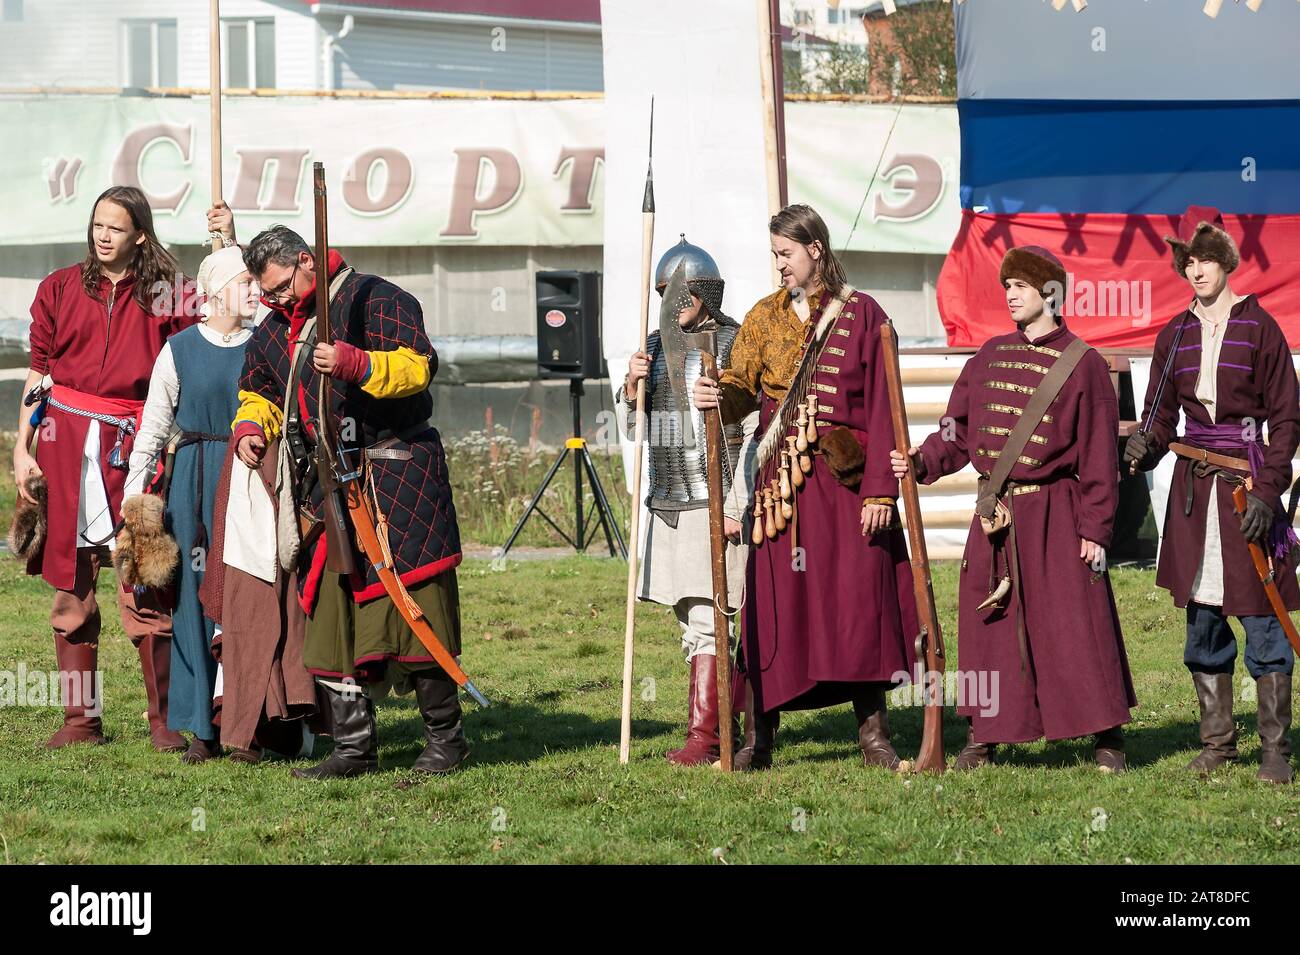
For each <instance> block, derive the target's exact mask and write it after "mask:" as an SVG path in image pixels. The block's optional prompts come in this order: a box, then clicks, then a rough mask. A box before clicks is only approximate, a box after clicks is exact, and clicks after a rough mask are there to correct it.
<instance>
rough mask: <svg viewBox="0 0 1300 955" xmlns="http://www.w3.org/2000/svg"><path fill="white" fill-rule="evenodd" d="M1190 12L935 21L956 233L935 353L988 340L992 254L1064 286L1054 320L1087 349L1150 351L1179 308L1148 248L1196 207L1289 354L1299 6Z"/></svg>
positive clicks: (1299, 169)
mask: <svg viewBox="0 0 1300 955" xmlns="http://www.w3.org/2000/svg"><path fill="white" fill-rule="evenodd" d="M1200 6H1201V4H1200V3H1199V2H1192V0H1145V2H1144V0H1091V2H1090V3H1089V4H1088V6H1087V7H1086V8H1085V9H1084V10H1083V11H1082V12H1080V13H1074V12H1073V11H1072V10H1071V9H1070V8H1068V7H1067V8H1066V9H1065V10H1063V11H1060V12H1057V11H1054V10H1053V9H1052V7H1051V6H1050V5H1049V4H1046V3H1044V2H1043V0H996V2H994V0H968V2H966V3H963V4H961V5H958V4H954V5H953V7H954V10H955V24H956V35H957V74H958V81H957V87H958V113H959V118H960V124H961V202H962V220H961V227H960V229H959V231H958V234H957V237H956V239H955V240H954V242H953V246H952V250H951V251H950V253H949V255H948V258H947V261H946V262H945V264H944V267H943V271H942V273H941V275H940V278H939V283H938V298H939V310H940V314H941V316H942V318H943V322H944V325H945V327H946V328H947V332H948V341H949V344H950V345H953V346H964V347H971V346H978V345H981V344H982V343H983V342H984V341H986V340H987V339H988V338H989V337H990V336H992V335H994V334H1000V333H1003V332H1005V331H1006V329H1007V322H1008V319H1007V310H1006V305H1005V302H1004V301H1003V297H1002V291H1001V289H1000V288H999V286H998V283H997V274H998V266H999V263H1000V262H1001V259H1002V255H1003V253H1004V252H1005V251H1006V249H1007V248H1009V247H1011V246H1020V245H1040V246H1044V247H1046V248H1048V249H1050V250H1052V251H1053V252H1055V253H1056V254H1057V255H1058V256H1059V257H1060V258H1061V260H1062V262H1064V263H1065V266H1066V269H1067V271H1068V272H1069V273H1070V275H1071V288H1070V290H1069V292H1068V294H1067V296H1066V301H1065V303H1064V307H1065V316H1066V321H1067V322H1068V323H1069V324H1070V326H1071V328H1072V329H1073V330H1074V331H1075V332H1076V333H1078V334H1079V335H1081V336H1082V337H1084V338H1085V339H1087V340H1088V342H1089V343H1091V344H1093V345H1094V346H1099V347H1102V348H1123V347H1139V348H1141V347H1150V346H1151V344H1152V343H1153V342H1154V340H1155V336H1156V333H1157V332H1158V331H1159V329H1160V328H1161V327H1162V326H1163V325H1164V324H1165V323H1166V322H1167V321H1168V319H1169V318H1171V317H1172V316H1173V315H1175V314H1177V313H1178V312H1180V311H1181V310H1182V309H1184V308H1186V307H1187V305H1188V304H1189V302H1190V301H1191V297H1192V296H1191V291H1190V289H1189V287H1188V285H1187V283H1186V282H1185V281H1184V280H1183V279H1182V278H1181V277H1180V276H1178V275H1176V274H1175V273H1174V271H1173V268H1172V266H1171V259H1170V254H1169V249H1168V246H1166V244H1165V243H1164V241H1163V239H1164V237H1165V236H1166V235H1173V234H1175V233H1176V230H1177V225H1178V220H1179V218H1180V217H1181V216H1182V214H1183V212H1184V210H1185V209H1186V208H1187V207H1188V206H1189V205H1199V206H1214V207H1217V208H1218V209H1219V210H1220V211H1221V212H1222V213H1223V217H1224V220H1225V226H1226V228H1227V231H1228V232H1229V233H1230V234H1231V235H1232V236H1233V238H1234V239H1236V241H1237V244H1238V246H1239V247H1240V250H1241V265H1240V267H1239V268H1238V269H1237V271H1236V272H1235V273H1234V274H1233V276H1232V280H1231V281H1232V285H1233V288H1234V289H1235V290H1236V291H1237V292H1238V293H1250V292H1253V293H1255V294H1256V295H1258V296H1259V299H1260V302H1261V304H1262V305H1263V306H1264V308H1265V309H1267V310H1268V311H1269V312H1270V313H1271V314H1272V315H1273V316H1274V317H1275V318H1277V319H1278V321H1279V322H1280V323H1281V325H1282V327H1283V329H1284V330H1285V331H1286V334H1287V339H1288V341H1289V342H1290V343H1291V346H1292V348H1300V47H1298V46H1297V39H1296V38H1297V37H1300V4H1297V3H1294V2H1284V3H1277V2H1273V3H1265V4H1264V5H1263V7H1262V8H1261V9H1260V10H1259V12H1256V13H1252V12H1250V11H1248V9H1247V8H1246V7H1245V5H1244V4H1225V5H1224V8H1223V10H1222V12H1221V13H1220V14H1219V16H1218V17H1217V18H1216V19H1211V18H1209V17H1207V16H1204V15H1203V14H1202V13H1201V10H1200Z"/></svg>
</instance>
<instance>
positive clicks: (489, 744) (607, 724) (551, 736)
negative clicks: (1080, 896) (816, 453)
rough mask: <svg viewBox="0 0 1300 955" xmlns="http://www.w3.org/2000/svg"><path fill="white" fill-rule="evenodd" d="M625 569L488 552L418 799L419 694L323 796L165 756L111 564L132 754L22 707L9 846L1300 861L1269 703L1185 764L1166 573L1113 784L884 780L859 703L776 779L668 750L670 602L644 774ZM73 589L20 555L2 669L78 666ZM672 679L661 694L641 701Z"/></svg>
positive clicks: (107, 629)
mask: <svg viewBox="0 0 1300 955" xmlns="http://www.w3.org/2000/svg"><path fill="white" fill-rule="evenodd" d="M625 567H626V565H625V564H623V563H622V562H621V561H612V560H607V559H596V558H585V557H571V558H567V559H562V560H544V561H532V562H527V563H511V564H510V565H509V566H508V568H507V569H505V570H500V571H497V570H493V569H492V567H491V565H490V564H489V563H488V562H486V561H467V562H466V564H465V565H464V567H463V568H462V571H461V575H462V576H461V589H462V599H463V608H464V634H465V652H464V656H463V662H464V663H465V665H466V667H467V668H468V670H469V671H470V673H471V674H472V675H473V677H474V679H475V681H476V683H477V684H478V685H479V686H480V687H481V688H482V689H483V690H484V691H485V692H486V693H487V695H488V696H489V698H490V699H491V700H492V701H493V703H494V705H493V707H492V708H491V709H489V710H479V709H478V708H477V707H475V706H474V705H473V704H472V703H467V705H466V719H465V722H466V729H467V732H468V735H469V740H470V745H471V748H472V750H473V755H472V757H471V762H470V763H469V764H467V767H466V768H465V770H464V771H462V772H460V773H459V774H457V775H455V776H453V777H451V778H446V779H435V780H431V781H427V782H419V783H417V784H415V785H410V783H411V782H412V779H411V776H410V774H409V773H407V772H406V767H409V766H410V764H411V763H412V762H413V761H414V759H415V757H416V755H417V754H418V753H419V751H420V749H421V745H422V742H421V735H420V726H419V718H418V714H417V713H416V710H415V707H414V703H413V700H412V699H411V698H410V697H405V698H394V697H389V698H388V699H386V700H385V701H383V702H382V703H381V704H380V706H379V711H378V712H379V732H380V742H381V750H380V760H381V765H382V766H383V767H384V768H385V769H386V770H388V771H386V772H383V773H380V774H376V775H373V776H369V777H365V778H362V779H356V780H350V781H337V782H328V783H324V784H311V783H307V782H300V781H297V780H294V779H291V778H290V777H289V773H288V766H289V765H290V764H287V763H285V762H280V761H268V762H263V763H262V764H261V765H260V766H255V767H248V766H240V765H235V764H231V763H229V762H226V761H224V760H223V761H219V762H214V763H210V764H207V765H204V766H199V767H187V766H183V765H182V764H181V763H180V762H179V760H178V758H177V757H176V756H175V755H171V756H164V755H159V754H156V753H154V752H153V751H152V750H151V749H150V748H149V744H148V732H147V725H146V723H145V721H144V720H143V718H142V713H143V711H144V708H145V698H144V690H143V688H142V685H141V682H140V677H139V675H138V663H137V659H136V656H135V653H134V652H133V651H132V649H131V647H130V644H129V643H128V641H127V640H126V638H125V636H124V635H123V633H122V630H121V627H120V625H119V622H118V620H117V614H116V608H115V606H113V601H112V598H111V593H112V591H111V589H110V588H111V587H112V586H113V583H114V582H113V580H112V575H111V573H108V574H106V575H105V577H104V579H103V580H102V581H101V584H100V590H101V595H103V596H102V605H103V607H104V636H103V643H102V644H101V646H102V648H103V652H102V655H101V665H102V668H103V670H104V674H105V675H104V679H105V695H106V704H105V709H106V714H105V725H106V730H107V733H108V735H109V736H110V738H111V741H112V742H111V745H109V746H104V747H71V748H67V749H64V750H61V751H59V752H48V751H46V750H45V749H44V748H43V746H42V744H43V743H44V741H45V739H46V738H47V737H48V736H49V735H50V734H51V733H52V732H53V731H54V730H55V728H56V727H57V726H58V723H59V714H58V711H56V710H54V709H51V708H49V707H44V708H42V707H5V708H3V709H0V835H2V836H3V848H2V850H0V851H3V852H4V853H5V858H6V860H7V861H13V862H27V863H32V862H50V863H106V862H128V863H131V862H195V863H197V862H551V861H559V862H710V861H712V860H713V859H714V858H715V855H716V851H717V850H721V854H722V858H723V859H724V860H725V861H728V862H732V863H742V862H1004V863H1005V862H1017V863H1054V862H1103V863H1123V862H1129V861H1132V862H1135V863H1149V862H1291V861H1294V860H1295V859H1296V857H1297V850H1300V791H1297V790H1296V789H1293V788H1285V789H1283V788H1270V787H1265V786H1264V785H1262V784H1258V783H1256V781H1255V779H1254V773H1255V769H1256V768H1257V756H1258V744H1257V740H1256V739H1255V737H1254V736H1253V731H1254V723H1255V717H1254V713H1255V705H1254V702H1253V701H1252V700H1249V699H1248V700H1247V701H1245V702H1243V703H1240V704H1239V708H1240V710H1241V713H1240V715H1239V718H1238V722H1239V724H1240V725H1241V727H1242V730H1243V740H1242V743H1243V746H1242V764H1241V765H1238V766H1235V767H1231V768H1229V769H1227V770H1226V771H1223V772H1221V773H1220V774H1219V775H1217V776H1216V777H1214V778H1213V779H1211V780H1210V781H1208V782H1203V781H1200V780H1198V779H1195V778H1192V777H1190V776H1188V775H1187V774H1185V773H1184V771H1183V770H1182V765H1183V763H1184V762H1186V760H1187V759H1189V758H1190V757H1191V756H1192V755H1193V752H1194V750H1193V745H1194V741H1195V728H1194V719H1195V714H1194V707H1195V704H1194V700H1193V695H1192V689H1191V685H1190V681H1189V679H1188V677H1187V675H1186V673H1185V671H1184V670H1183V667H1182V664H1181V643H1182V637H1181V629H1182V619H1181V614H1180V613H1179V612H1178V611H1177V610H1175V609H1174V608H1173V607H1172V605H1171V603H1170V601H1169V598H1168V596H1167V595H1166V594H1164V593H1163V592H1160V591H1156V590H1155V588H1154V586H1153V583H1152V579H1153V573H1152V572H1151V571H1147V570H1134V569H1119V570H1116V571H1114V579H1115V584H1116V587H1117V589H1118V592H1119V602H1120V606H1121V608H1122V612H1123V614H1124V618H1125V622H1126V625H1127V633H1126V636H1127V639H1128V646H1129V654H1130V659H1131V661H1132V665H1133V670H1134V676H1135V679H1136V681H1137V690H1138V696H1139V698H1140V699H1141V701H1142V706H1141V708H1140V709H1139V710H1138V711H1137V714H1136V720H1135V722H1134V724H1133V725H1132V727H1131V728H1130V735H1129V758H1130V761H1131V764H1132V765H1133V769H1132V771H1131V772H1130V773H1129V774H1127V775H1125V776H1122V777H1107V776H1104V775H1101V774H1100V773H1099V772H1097V770H1095V769H1094V768H1093V767H1092V766H1091V764H1090V763H1089V762H1088V757H1089V756H1090V749H1088V748H1087V747H1085V746H1084V745H1083V744H1068V743H1067V744H1052V745H1032V746H1020V747H1015V748H1014V749H1012V750H1011V751H1010V752H1009V753H1005V755H1004V760H1003V762H1002V763H1001V764H1000V765H997V766H994V767H989V768H986V769H983V770H980V771H978V772H976V773H973V774H968V775H962V776H959V775H956V774H951V773H950V774H947V775H945V776H943V777H941V778H932V777H910V778H903V777H896V776H893V775H891V774H889V773H887V772H885V771H883V770H866V769H864V768H863V767H862V765H861V762H860V759H859V755H858V753H857V750H856V747H855V745H854V724H853V718H852V715H851V712H850V710H849V708H848V707H847V706H841V707H837V708H834V709H830V710H823V711H813V712H807V713H797V714H791V715H789V716H788V717H787V719H786V720H785V721H784V722H783V724H782V729H781V738H780V745H779V748H778V752H777V764H776V767H775V768H774V769H773V770H772V771H771V772H768V773H763V774H756V775H735V776H730V777H724V776H722V775H721V774H720V773H718V772H716V771H714V770H711V769H709V768H699V769H691V770H680V769H675V768H673V767H671V766H669V765H668V764H667V763H666V762H665V761H664V758H663V754H664V752H665V750H667V749H669V748H670V747H671V746H675V745H680V740H681V737H682V734H683V722H682V721H683V715H684V707H685V695H686V668H685V666H684V664H683V663H682V661H681V658H680V655H679V650H678V647H677V638H676V634H675V624H674V622H673V620H672V618H671V617H670V616H669V614H668V611H666V610H665V609H663V608H659V607H650V606H645V605H643V606H642V607H641V608H640V610H639V616H638V639H639V643H638V646H639V652H638V655H637V666H636V675H637V689H638V693H637V696H636V700H637V702H636V708H635V718H636V719H635V724H634V745H633V758H632V762H631V765H630V766H627V767H620V766H619V764H618V759H617V739H618V708H619V704H618V701H619V679H620V671H621V660H622V623H623V608H622V599H623V593H624V585H625V579H626V577H625V575H626V570H625ZM955 578H956V569H955V567H954V566H951V565H948V566H944V567H942V568H940V571H939V574H938V581H937V588H936V589H937V590H938V592H939V594H940V595H941V600H942V607H941V610H942V613H943V616H944V624H945V627H946V630H947V632H948V633H949V635H950V636H949V639H950V640H951V639H952V633H953V630H954V629H955V622H954V618H955V606H954V601H955V596H954V594H955ZM49 596H50V595H49V591H48V589H47V588H46V586H45V585H44V584H43V583H41V582H40V581H38V580H30V579H28V578H26V577H24V576H22V574H21V572H20V568H19V567H18V566H17V565H16V563H15V562H13V561H12V560H5V561H3V562H0V670H11V671H12V670H14V669H16V667H17V665H18V664H19V662H23V663H24V664H25V665H26V667H27V668H29V669H42V670H47V669H51V668H53V667H54V654H53V647H52V644H51V641H50V638H49V635H48V634H49V632H48V629H47V622H46V621H47V614H48V612H49ZM1062 625H1063V626H1068V625H1069V622H1068V621H1065V620H1063V621H1062ZM646 678H653V680H654V688H655V693H654V694H653V695H654V697H655V698H654V699H653V700H644V699H642V698H641V696H642V693H641V690H642V686H643V681H645V680H646ZM645 685H647V686H648V684H645ZM1252 688H1253V687H1250V686H1249V685H1248V686H1246V687H1245V690H1247V691H1248V690H1249V689H1252ZM1242 692H1243V691H1241V690H1239V693H1238V696H1239V698H1240V697H1241V696H1242ZM893 724H894V730H895V734H894V736H895V742H896V744H897V746H898V748H899V750H900V752H901V753H902V754H903V755H904V756H909V755H912V754H913V753H914V752H915V748H916V746H917V744H918V742H919V734H920V728H921V711H920V710H919V709H910V708H909V709H900V710H895V711H894V714H893ZM948 727H949V729H948V734H947V746H948V749H949V754H950V756H951V754H952V753H954V752H955V751H956V749H957V748H958V747H959V746H960V744H961V742H962V738H963V732H962V727H961V726H960V725H959V724H958V723H957V722H956V721H955V720H953V719H951V718H950V719H949V721H948ZM323 746H324V744H319V745H318V752H319V751H321V750H322V749H323Z"/></svg>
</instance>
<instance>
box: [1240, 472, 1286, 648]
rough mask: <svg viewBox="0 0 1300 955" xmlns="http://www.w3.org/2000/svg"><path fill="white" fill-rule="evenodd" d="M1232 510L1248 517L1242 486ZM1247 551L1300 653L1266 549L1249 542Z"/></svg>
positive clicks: (1272, 604) (1279, 616)
mask: <svg viewBox="0 0 1300 955" xmlns="http://www.w3.org/2000/svg"><path fill="white" fill-rule="evenodd" d="M1232 509H1233V510H1234V511H1236V512H1237V516H1238V517H1245V516H1246V488H1245V487H1244V486H1243V485H1241V484H1238V485H1237V486H1236V487H1235V488H1233V489H1232ZM1246 549H1247V550H1248V551H1250V559H1251V562H1252V563H1253V564H1254V565H1255V573H1256V574H1258V575H1259V581H1260V583H1262V584H1263V585H1264V593H1265V595H1267V597H1268V602H1269V605H1270V606H1272V608H1273V613H1274V614H1275V615H1276V616H1277V622H1278V623H1280V624H1281V625H1282V632H1283V633H1285V634H1286V638H1287V640H1288V642H1290V644H1291V647H1292V649H1294V650H1295V652H1296V653H1300V633H1296V629H1295V624H1294V623H1292V622H1291V614H1290V613H1289V612H1288V611H1287V609H1286V604H1285V603H1283V602H1282V594H1281V593H1280V592H1279V591H1278V589H1277V581H1275V580H1274V579H1273V568H1272V567H1271V566H1270V565H1269V562H1268V557H1267V556H1266V555H1265V554H1264V548H1262V547H1260V546H1259V545H1258V544H1252V543H1251V542H1250V541H1247V542H1246Z"/></svg>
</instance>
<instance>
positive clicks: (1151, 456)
mask: <svg viewBox="0 0 1300 955" xmlns="http://www.w3.org/2000/svg"><path fill="white" fill-rule="evenodd" d="M1154 445H1155V442H1154V441H1153V440H1152V439H1151V435H1150V434H1148V433H1147V432H1145V431H1134V432H1133V433H1132V434H1131V435H1129V438H1128V441H1126V442H1125V443H1124V463H1125V464H1132V465H1135V466H1136V467H1137V469H1138V470H1139V471H1150V470H1151V469H1152V468H1153V467H1155V465H1156V461H1155V458H1156V453H1155V447H1154Z"/></svg>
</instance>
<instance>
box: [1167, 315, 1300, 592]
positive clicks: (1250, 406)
mask: <svg viewBox="0 0 1300 955" xmlns="http://www.w3.org/2000/svg"><path fill="white" fill-rule="evenodd" d="M1180 323H1182V324H1184V325H1185V328H1184V329H1183V337H1182V339H1181V341H1180V342H1179V344H1178V354H1177V355H1176V356H1175V361H1174V367H1173V370H1172V372H1171V374H1170V380H1169V383H1168V384H1167V385H1165V390H1164V394H1163V395H1162V396H1161V401H1160V408H1159V410H1158V412H1157V413H1156V416H1155V419H1154V421H1153V422H1152V425H1151V437H1152V439H1153V440H1154V442H1155V447H1156V449H1157V450H1158V451H1159V452H1161V453H1163V452H1164V451H1165V450H1166V449H1167V448H1168V446H1169V443H1170V442H1171V441H1177V440H1179V439H1178V437H1177V430H1176V429H1177V426H1178V410H1179V408H1181V409H1182V410H1183V413H1184V414H1185V415H1188V416H1189V417H1191V418H1193V419H1195V420H1196V421H1199V422H1201V423H1202V424H1222V423H1224V422H1232V423H1238V422H1244V421H1245V419H1248V418H1249V419H1252V420H1253V421H1254V423H1255V427H1256V428H1262V427H1263V425H1264V423H1265V422H1268V447H1267V448H1265V450H1264V467H1263V470H1262V471H1261V473H1259V474H1257V475H1255V480H1254V491H1253V493H1254V494H1255V495H1257V496H1258V497H1260V498H1262V499H1263V500H1264V502H1265V503H1267V504H1269V505H1270V506H1273V507H1276V506H1277V505H1278V502H1279V501H1280V500H1281V498H1282V495H1284V494H1285V493H1286V491H1287V489H1288V488H1289V487H1290V486H1291V459H1292V458H1293V457H1294V456H1295V453H1296V447H1297V444H1300V400H1298V399H1297V394H1296V374H1295V368H1294V366H1293V365H1292V363H1291V351H1290V349H1289V348H1288V347H1287V343H1286V337H1285V336H1284V335H1283V334H1282V329H1281V328H1280V327H1279V326H1278V324H1277V322H1276V320H1274V318H1273V316H1271V315H1269V313H1268V312H1266V311H1264V309H1262V308H1260V305H1259V299H1257V298H1256V297H1255V296H1254V295H1247V296H1246V297H1245V298H1244V299H1243V300H1242V301H1240V302H1238V303H1237V304H1236V305H1235V306H1233V308H1232V312H1231V314H1230V316H1229V318H1228V326H1227V331H1226V334H1225V336H1224V341H1223V346H1222V349H1221V351H1220V352H1219V368H1218V377H1217V379H1216V383H1217V391H1216V394H1215V402H1214V406H1215V416H1216V418H1217V419H1218V420H1217V421H1210V420H1209V414H1208V412H1207V411H1206V408H1205V405H1203V404H1202V403H1201V402H1200V400H1199V399H1198V398H1197V397H1196V381H1197V378H1199V377H1200V366H1201V322H1200V320H1199V319H1198V318H1197V317H1196V316H1195V315H1194V314H1193V313H1192V311H1191V310H1190V309H1188V310H1187V311H1185V312H1183V313H1182V314H1181V315H1178V316H1175V318H1174V319H1173V320H1172V321H1171V322H1170V323H1169V324H1168V325H1166V326H1165V327H1164V328H1163V329H1162V330H1161V332H1160V334H1159V335H1157V336H1156V347H1155V354H1154V355H1153V356H1152V361H1151V381H1150V384H1148V386H1147V397H1146V407H1145V408H1144V409H1143V411H1142V420H1143V421H1146V420H1147V417H1148V415H1149V414H1150V412H1151V404H1152V402H1153V401H1154V399H1155V391H1156V386H1157V384H1158V383H1159V381H1160V374H1161V372H1162V371H1163V370H1164V367H1165V360H1166V358H1167V357H1168V355H1169V349H1170V347H1171V346H1172V344H1173V340H1174V334H1175V332H1176V330H1177V328H1178V325H1179V324H1180ZM1188 443H1193V442H1188ZM1223 453H1226V454H1230V455H1231V456H1233V457H1240V458H1245V457H1246V453H1247V452H1246V448H1245V445H1243V446H1242V447H1241V449H1240V450H1239V451H1235V452H1234V451H1226V452H1223ZM1191 467H1192V462H1191V461H1189V460H1188V459H1187V458H1181V457H1180V458H1179V459H1178V461H1177V463H1176V464H1175V465H1174V478H1173V482H1172V483H1171V484H1170V487H1169V505H1168V507H1166V508H1165V527H1164V534H1163V538H1162V541H1161V545H1160V563H1159V566H1158V568H1157V570H1156V585H1157V586H1159V587H1164V588H1165V589H1166V590H1168V591H1169V592H1170V593H1171V594H1173V597H1174V603H1175V604H1176V605H1177V606H1179V607H1186V606H1187V601H1188V598H1189V597H1190V595H1191V591H1192V584H1193V583H1194V582H1195V580H1196V571H1197V569H1198V568H1199V567H1200V564H1201V554H1202V552H1203V551H1204V550H1205V517H1206V511H1207V510H1208V509H1209V506H1210V487H1211V481H1210V480H1209V479H1208V478H1205V479H1193V481H1192V512H1191V514H1188V513H1187V508H1186V501H1187V478H1188V472H1189V471H1190V470H1191ZM1213 485H1214V486H1215V487H1217V488H1218V497H1217V500H1216V501H1215V506H1216V507H1217V509H1218V512H1219V528H1220V532H1221V533H1220V538H1221V549H1222V553H1223V612H1224V613H1225V614H1227V615H1229V616H1234V617H1241V616H1257V615H1268V616H1272V614H1273V608H1272V606H1271V605H1270V604H1269V602H1268V597H1267V596H1266V595H1265V593H1264V585H1263V584H1261V583H1260V582H1259V576H1258V575H1257V574H1256V573H1255V565H1254V564H1253V563H1251V560H1250V553H1249V552H1248V551H1247V550H1246V540H1245V538H1244V537H1242V536H1241V519H1240V518H1238V517H1237V513H1236V511H1235V510H1234V509H1233V506H1232V488H1231V487H1229V485H1228V484H1227V482H1225V481H1215V482H1213ZM1285 563H1286V566H1285V567H1281V566H1279V567H1277V568H1276V570H1275V575H1276V578H1277V586H1278V590H1279V591H1280V592H1281V595H1282V600H1283V601H1284V602H1285V604H1286V607H1287V609H1288V610H1300V586H1297V584H1296V576H1295V563H1294V560H1293V559H1292V560H1288V561H1286V562H1285Z"/></svg>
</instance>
